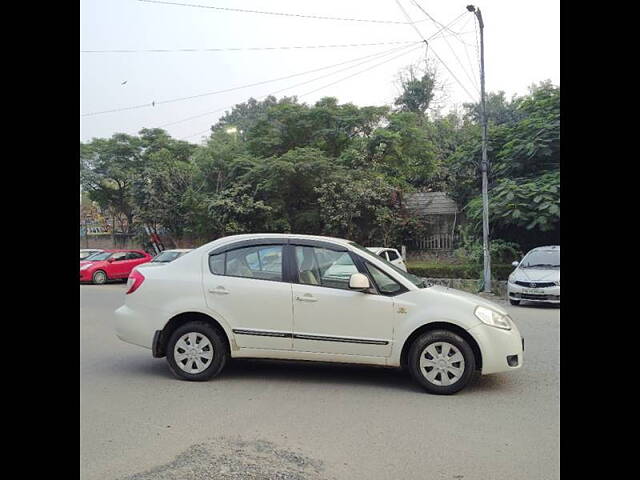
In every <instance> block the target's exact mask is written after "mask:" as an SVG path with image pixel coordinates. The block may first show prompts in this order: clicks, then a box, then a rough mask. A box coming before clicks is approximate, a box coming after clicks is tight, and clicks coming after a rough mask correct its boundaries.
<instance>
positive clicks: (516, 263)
mask: <svg viewBox="0 0 640 480" xmlns="http://www.w3.org/2000/svg"><path fill="white" fill-rule="evenodd" d="M511 265H512V266H514V267H517V266H518V265H520V262H518V261H515V262H513V263H512V264H511Z"/></svg>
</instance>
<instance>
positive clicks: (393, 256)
mask: <svg viewBox="0 0 640 480" xmlns="http://www.w3.org/2000/svg"><path fill="white" fill-rule="evenodd" d="M387 255H388V256H389V261H390V262H393V261H394V260H397V259H398V258H399V256H398V254H397V253H396V252H394V251H393V250H387Z"/></svg>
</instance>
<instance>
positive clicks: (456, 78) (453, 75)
mask: <svg viewBox="0 0 640 480" xmlns="http://www.w3.org/2000/svg"><path fill="white" fill-rule="evenodd" d="M396 3H397V4H398V7H400V10H402V13H403V14H404V15H405V17H406V18H407V20H408V21H409V22H411V17H410V16H409V14H408V13H407V12H406V10H405V9H404V8H403V7H402V5H401V4H400V1H399V0H396ZM466 13H467V12H464V13H463V14H462V15H465V14H466ZM462 15H460V16H458V17H457V18H456V19H455V20H454V22H455V21H457V20H458V19H459V18H461V17H462ZM429 17H430V16H429ZM434 22H435V21H434ZM454 22H449V25H442V24H441V23H440V22H435V23H436V24H437V25H442V28H441V29H440V30H438V32H436V33H435V34H434V35H437V34H438V33H439V32H441V31H442V30H444V29H447V28H448V27H449V26H450V25H451V24H452V23H454ZM412 26H413V27H414V29H415V30H416V31H417V33H418V35H419V36H420V38H422V40H423V41H424V42H425V43H427V44H428V41H427V39H425V38H424V36H423V35H422V33H420V31H419V30H418V29H417V28H416V27H415V26H414V25H412ZM434 35H432V37H433V36H434ZM431 51H432V52H433V54H434V55H435V57H436V58H437V59H438V60H439V61H440V63H442V65H444V67H445V68H446V69H447V71H448V72H449V74H451V76H452V77H453V78H454V80H455V81H456V82H458V85H460V87H462V89H463V90H464V91H465V92H466V93H467V95H469V97H470V98H471V99H472V100H473V101H475V97H474V96H473V95H471V94H470V93H469V90H467V88H466V87H465V86H464V84H463V83H462V82H461V81H460V80H459V79H458V77H456V75H455V74H454V73H453V72H452V71H451V69H450V68H449V66H448V65H447V64H446V63H444V61H443V60H442V59H441V58H440V55H438V54H437V53H436V51H435V50H434V49H433V46H431ZM465 74H466V71H465Z"/></svg>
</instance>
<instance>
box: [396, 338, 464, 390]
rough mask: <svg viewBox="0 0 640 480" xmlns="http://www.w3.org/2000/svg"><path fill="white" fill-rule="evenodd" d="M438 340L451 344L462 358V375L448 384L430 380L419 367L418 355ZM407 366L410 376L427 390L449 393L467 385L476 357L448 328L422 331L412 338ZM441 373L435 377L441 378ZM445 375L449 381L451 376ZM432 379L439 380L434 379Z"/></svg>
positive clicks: (461, 339)
mask: <svg viewBox="0 0 640 480" xmlns="http://www.w3.org/2000/svg"><path fill="white" fill-rule="evenodd" d="M438 342H447V343H449V344H451V345H453V346H454V347H456V348H457V349H458V351H459V352H460V354H461V355H462V357H463V359H464V369H463V372H462V375H460V377H459V378H458V379H457V380H456V381H455V382H454V383H452V384H450V385H438V384H436V383H434V382H432V381H430V380H429V379H427V377H426V376H425V374H426V372H427V370H426V369H423V368H421V367H420V355H421V354H422V353H423V352H424V350H425V349H426V348H427V347H429V345H431V344H433V343H438ZM434 348H436V349H437V345H436V346H434ZM441 350H442V349H441ZM425 358H427V357H425ZM458 365H459V366H461V365H462V364H461V363H458ZM407 366H408V369H409V372H411V376H412V377H413V378H414V379H415V380H416V381H417V382H418V383H419V384H420V385H422V386H423V387H424V389H425V390H426V391H427V392H429V393H434V394H436V395H451V394H454V393H456V392H458V391H460V390H462V389H463V388H464V387H466V386H467V384H468V383H469V381H470V380H471V378H472V377H473V374H474V371H475V369H476V359H475V356H474V355H473V350H472V349H471V346H470V345H469V343H467V341H466V340H465V339H464V338H462V337H461V336H460V335H458V334H456V333H453V332H451V331H449V330H433V331H431V332H427V333H423V334H422V335H420V336H419V337H418V338H416V339H415V340H414V342H413V344H412V345H411V348H410V350H409V356H408V357H407ZM423 371H424V372H425V374H423ZM429 371H430V370H429ZM445 374H446V373H445ZM441 375H442V373H440V374H436V377H438V376H440V379H441V378H442V377H441ZM447 376H448V378H449V381H451V377H450V376H449V374H447ZM434 381H440V380H435V379H434Z"/></svg>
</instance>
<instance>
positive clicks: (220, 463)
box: [121, 438, 328, 480]
mask: <svg viewBox="0 0 640 480" xmlns="http://www.w3.org/2000/svg"><path fill="white" fill-rule="evenodd" d="M323 470H324V467H323V464H322V462H321V461H318V460H315V459H312V458H310V457H307V456H305V455H303V454H301V453H299V452H294V451H291V450H287V449H283V448H278V447H277V446H276V445H274V444H273V443H271V442H269V441H266V440H252V441H244V440H239V439H229V438H219V439H215V440H212V441H208V442H203V443H198V444H195V445H192V446H191V447H189V448H188V449H187V450H185V451H184V452H182V453H180V454H179V455H178V456H177V457H176V458H175V459H174V460H173V461H171V462H169V463H166V464H164V465H160V466H158V467H154V468H152V469H150V470H147V471H145V472H141V473H136V474H134V475H131V476H128V477H124V478H122V479H121V480H152V479H153V480H178V479H179V480H214V479H215V480H241V479H242V480H245V479H251V480H327V479H328V477H327V476H325V475H324V474H323Z"/></svg>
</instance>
